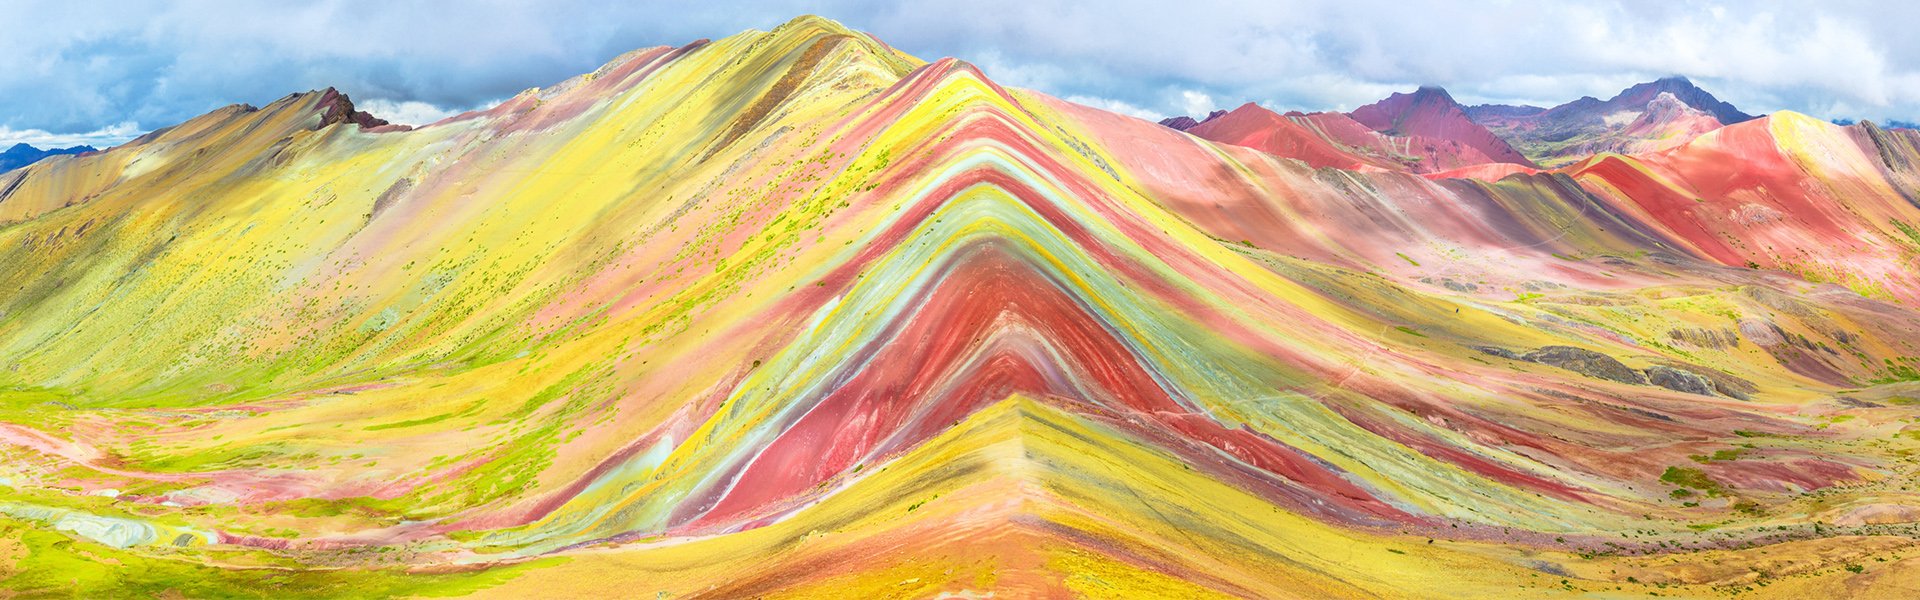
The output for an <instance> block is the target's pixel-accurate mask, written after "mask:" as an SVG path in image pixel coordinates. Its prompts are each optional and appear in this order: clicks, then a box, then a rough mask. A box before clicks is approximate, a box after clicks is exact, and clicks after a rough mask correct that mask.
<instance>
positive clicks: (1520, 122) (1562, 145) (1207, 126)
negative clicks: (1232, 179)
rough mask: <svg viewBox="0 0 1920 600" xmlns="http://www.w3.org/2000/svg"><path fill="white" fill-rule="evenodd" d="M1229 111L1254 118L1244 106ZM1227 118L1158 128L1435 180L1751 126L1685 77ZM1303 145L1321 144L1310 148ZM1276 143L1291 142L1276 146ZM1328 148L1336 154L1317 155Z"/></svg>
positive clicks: (1422, 95)
mask: <svg viewBox="0 0 1920 600" xmlns="http://www.w3.org/2000/svg"><path fill="white" fill-rule="evenodd" d="M1249 106H1252V105H1249ZM1253 108H1259V107H1257V106H1255V107H1253ZM1260 110H1261V111H1265V109H1260ZM1234 112H1236V113H1248V114H1251V113H1252V112H1253V111H1251V110H1250V109H1248V107H1244V106H1243V107H1241V109H1238V110H1236V111H1234ZM1265 112H1268V113H1269V114H1271V111H1265ZM1229 116H1230V113H1227V112H1224V111H1216V112H1215V113H1213V114H1212V115H1209V116H1208V117H1207V118H1206V119H1204V120H1195V119H1194V118H1192V117H1185V116H1180V117H1173V118H1170V119H1166V120H1163V121H1161V124H1162V125H1166V126H1168V127H1172V128H1175V129H1180V130H1182V131H1188V132H1191V133H1194V134H1195V135H1199V136H1201V137H1204V138H1207V139H1210V140H1213V141H1217V142H1226V143H1233V144H1238V145H1247V146H1250V147H1255V148H1266V149H1269V150H1284V149H1288V148H1291V149H1294V150H1299V152H1288V151H1277V152H1275V153H1276V154H1282V155H1286V156H1290V157H1293V158H1299V159H1301V160H1303V161H1306V162H1307V163H1308V164H1313V165H1315V166H1330V167H1339V168H1359V167H1361V166H1363V165H1366V166H1376V167H1381V168H1389V169H1396V168H1397V169H1402V170H1409V171H1413V172H1416V173H1435V172H1444V171H1449V170H1453V169H1458V168H1462V167H1466V166H1473V165H1484V164H1508V165H1517V166H1522V167H1527V168H1537V167H1554V166H1560V165H1565V164H1569V163H1572V162H1574V161H1577V160H1580V159H1583V158H1586V157H1589V156H1593V155H1596V154H1603V153H1609V152H1611V153H1622V154H1634V153H1641V152H1650V151H1656V150H1664V149H1667V148H1672V147H1674V146H1678V145H1680V144H1684V143H1686V142H1688V141H1691V140H1692V139H1693V138H1695V137H1698V136H1699V135H1701V134H1704V133H1706V132H1708V131H1712V130H1715V129H1719V128H1720V127H1722V126H1725V125H1732V124H1735V123H1740V122H1744V121H1749V120H1752V119H1753V118H1754V116H1753V115H1750V114H1747V113H1745V112H1742V111H1741V110H1740V109H1739V108H1737V107H1735V106H1734V105H1732V104H1729V103H1727V102H1725V101H1723V100H1720V99H1719V98H1716V97H1714V96H1713V94H1710V93H1708V92H1707V91H1706V90H1702V89H1700V88H1699V87H1698V86H1696V85H1694V84H1693V82H1692V81H1689V80H1688V79H1687V78H1685V77H1667V78H1663V79H1659V80H1656V81H1651V82H1647V83H1642V84H1638V85H1635V86H1633V87H1630V88H1627V89H1625V90H1622V91H1621V92H1620V93H1619V94H1616V95H1614V96H1613V97H1612V98H1609V99H1606V100H1600V99H1598V98H1593V97H1590V96H1589V97H1583V98H1580V99H1578V100H1574V101H1572V102H1568V103H1565V104H1561V105H1559V106H1555V107H1552V108H1542V107H1538V106H1516V105H1506V104H1483V105H1477V106H1465V105H1462V104H1460V103H1459V102H1456V101H1455V100H1454V99H1453V97H1452V96H1451V95H1449V94H1448V93H1447V91H1446V90H1444V89H1441V88H1438V87H1421V88H1419V89H1418V90H1415V91H1414V92H1413V93H1410V94H1408V93H1396V94H1393V95H1392V96H1389V97H1387V98H1386V99H1383V100H1381V101H1379V102H1375V103H1373V104H1369V105H1367V106H1363V107H1360V108H1359V109H1357V110H1354V111H1353V112H1351V113H1345V114H1342V113H1332V112H1326V113H1311V114H1302V113H1289V118H1290V119H1291V123H1290V124H1284V125H1283V124H1280V123H1278V121H1276V120H1275V119H1271V118H1267V119H1260V121H1261V122H1264V123H1268V124H1269V126H1270V129H1271V131H1255V130H1250V129H1249V125H1248V121H1249V120H1250V119H1251V118H1250V117H1244V116H1243V117H1241V118H1239V119H1237V120H1235V121H1237V122H1234V123H1232V124H1231V125H1214V124H1213V123H1214V122H1215V121H1218V120H1222V119H1225V118H1227V117H1229ZM1349 119H1350V120H1352V121H1354V122H1357V123H1359V124H1360V125H1362V126H1363V127H1364V129H1365V130H1370V131H1371V132H1372V133H1373V134H1377V135H1366V134H1364V132H1363V133H1362V135H1354V129H1353V128H1351V127H1345V126H1344V124H1341V123H1338V122H1339V121H1344V120H1349ZM1842 124H1846V123H1842ZM1901 125H1904V124H1901V123H1895V124H1894V125H1893V126H1894V127H1899V126H1901ZM1283 129H1285V130H1288V131H1281V130H1283ZM1301 136H1308V137H1316V138H1319V139H1318V140H1316V141H1312V142H1309V141H1307V140H1305V138H1302V137H1301ZM1372 137H1382V139H1370V138H1372ZM1276 140H1291V141H1290V142H1287V143H1282V144H1277V145H1276V143H1275V142H1276ZM1383 141H1384V142H1385V144H1384V147H1385V148H1389V149H1393V148H1397V149H1398V150H1389V151H1385V152H1382V151H1381V150H1382V148H1383V145H1382V143H1381V142H1383ZM1329 145H1330V146H1332V147H1334V148H1335V149H1336V150H1337V151H1332V152H1330V151H1328V150H1327V149H1326V148H1325V147H1323V146H1329ZM1330 157H1332V158H1330Z"/></svg>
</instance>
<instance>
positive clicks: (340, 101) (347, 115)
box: [320, 88, 387, 129]
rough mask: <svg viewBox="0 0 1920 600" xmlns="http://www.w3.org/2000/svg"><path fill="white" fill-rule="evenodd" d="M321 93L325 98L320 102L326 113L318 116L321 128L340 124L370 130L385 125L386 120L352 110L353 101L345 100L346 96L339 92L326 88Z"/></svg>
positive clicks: (361, 111)
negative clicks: (353, 125) (351, 124)
mask: <svg viewBox="0 0 1920 600" xmlns="http://www.w3.org/2000/svg"><path fill="white" fill-rule="evenodd" d="M322 93H324V94H325V96H323V97H322V98H321V100H320V102H321V104H322V105H324V106H326V112H325V113H322V114H321V115H320V126H321V127H326V126H328V125H337V124H340V123H353V124H355V125H359V126H360V127H361V128H363V129H371V128H374V127H379V126H381V125H386V124H387V120H386V119H382V118H379V117H375V116H373V115H372V114H370V113H368V112H366V111H363V110H354V107H353V100H351V99H349V98H347V95H346V94H342V93H340V91H339V90H335V89H333V88H327V89H326V91H325V92H322Z"/></svg>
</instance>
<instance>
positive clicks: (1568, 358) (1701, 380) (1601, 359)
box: [1473, 346, 1752, 400]
mask: <svg viewBox="0 0 1920 600" xmlns="http://www.w3.org/2000/svg"><path fill="white" fill-rule="evenodd" d="M1473 349H1474V350H1478V351H1480V353H1481V354H1486V355H1489V356H1498V357H1500V358H1505V359H1508V360H1520V361H1526V362H1531V363H1539V364H1543V365H1547V366H1550V367H1556V368H1561V369H1566V370H1568V371H1573V372H1575V373H1579V374H1581V375H1586V376H1588V377H1593V378H1596V379H1606V380H1609V381H1618V382H1620V383H1631V384H1634V385H1656V386H1660V387H1663V388H1667V389H1670V390H1673V391H1676V392H1686V393H1689V394H1699V395H1701V396H1715V395H1725V396H1729V397H1733V398H1738V399H1741V400H1746V399H1747V394H1746V392H1749V391H1752V390H1750V389H1746V388H1750V387H1751V386H1752V384H1751V383H1750V382H1745V381H1742V380H1739V379H1737V378H1733V377H1730V376H1726V375H1722V374H1718V373H1714V374H1706V373H1700V372H1696V371H1693V370H1691V369H1685V368H1680V367H1674V366H1668V365H1654V366H1651V367H1647V368H1646V369H1644V370H1642V369H1635V368H1633V367H1629V366H1627V365H1626V364H1625V363H1622V362H1620V360H1619V359H1616V358H1614V357H1612V356H1608V355H1606V354H1603V353H1600V352H1595V351H1593V350H1588V349H1586V348H1578V347H1574V346H1542V347H1540V348H1536V349H1534V350H1532V351H1529V352H1526V353H1524V354H1523V353H1519V352H1515V351H1513V350H1509V349H1506V348H1500V347H1497V346H1473Z"/></svg>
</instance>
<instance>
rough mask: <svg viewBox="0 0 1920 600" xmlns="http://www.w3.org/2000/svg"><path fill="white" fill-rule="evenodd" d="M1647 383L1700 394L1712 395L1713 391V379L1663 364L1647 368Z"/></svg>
mask: <svg viewBox="0 0 1920 600" xmlns="http://www.w3.org/2000/svg"><path fill="white" fill-rule="evenodd" d="M1647 383H1651V384H1654V385H1657V386H1660V387H1663V388H1667V389H1670V390H1673V391H1676V392H1686V393H1689V394H1699V395H1702V396H1712V395H1714V391H1715V390H1714V386H1713V380H1710V379H1707V378H1706V377H1702V376H1700V375H1699V374H1698V373H1694V372H1692V371H1685V370H1681V369H1675V368H1673V367H1668V366H1664V365H1654V366H1652V367H1648V368H1647Z"/></svg>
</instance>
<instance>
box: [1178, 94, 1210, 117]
mask: <svg viewBox="0 0 1920 600" xmlns="http://www.w3.org/2000/svg"><path fill="white" fill-rule="evenodd" d="M1219 108H1220V104H1219V103H1216V102H1214V101H1213V96H1211V95H1208V94H1207V93H1206V92H1200V91H1195V90H1180V110H1181V111H1183V114H1186V115H1187V116H1190V117H1193V118H1195V119H1204V118H1206V117H1207V113H1211V112H1213V111H1214V110H1216V109H1219Z"/></svg>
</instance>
